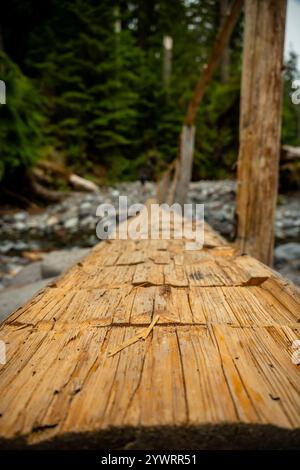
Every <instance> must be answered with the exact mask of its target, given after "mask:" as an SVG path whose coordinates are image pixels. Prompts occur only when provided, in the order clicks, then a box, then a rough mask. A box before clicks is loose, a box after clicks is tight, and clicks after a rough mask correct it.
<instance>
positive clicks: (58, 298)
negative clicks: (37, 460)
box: [0, 219, 300, 449]
mask: <svg viewBox="0 0 300 470" xmlns="http://www.w3.org/2000/svg"><path fill="white" fill-rule="evenodd" d="M132 220H134V219H132ZM160 235H162V233H161V232H160ZM204 241H205V244H204V247H203V249H198V250H195V251H186V250H185V240H184V239H181V240H179V239H169V240H166V239H162V238H161V237H160V239H157V240H144V239H137V240H135V241H133V240H110V241H109V242H107V241H106V242H102V243H100V244H99V245H98V246H96V247H95V248H94V249H93V250H92V252H91V254H90V255H89V256H88V257H87V258H85V260H83V261H82V262H81V263H79V264H77V265H75V266H74V267H73V268H72V269H71V270H70V271H69V272H68V273H67V274H66V275H64V276H63V277H61V278H60V279H58V280H57V281H56V282H55V283H54V284H52V286H50V287H48V288H46V289H45V290H44V291H42V292H40V293H39V294H38V295H36V296H35V297H34V298H33V299H32V300H31V301H29V302H28V303H27V304H26V305H25V306H23V307H21V308H20V309H19V310H17V311H16V312H15V313H13V314H12V315H11V316H10V317H9V318H8V319H7V320H6V321H5V322H4V324H3V325H2V327H1V329H0V339H1V340H2V341H4V342H5V344H6V345H7V363H6V365H0V446H2V447H5V448H7V447H8V446H10V447H18V446H19V447H22V446H25V447H42V448H45V447H47V448H49V447H52V448H56V449H57V448H79V447H94V448H96V449H101V448H104V449H115V448H119V449H129V448H147V449H151V448H154V449H162V448H164V449H182V448H184V449H189V448H190V449H196V448H199V449H200V448H214V449H215V448H223V449H224V448H225V449H227V448H235V449H237V448H285V447H288V448H297V447H299V445H300V413H299V410H300V381H299V367H297V366H296V364H295V361H294V362H293V360H294V359H293V358H294V357H295V355H296V352H297V351H296V350H295V344H296V343H295V342H294V341H295V340H297V339H298V338H299V334H300V327H299V312H300V295H299V292H298V291H297V290H296V288H294V287H293V286H292V285H289V284H288V283H287V282H286V281H284V280H283V279H281V278H280V277H279V276H277V275H276V273H275V272H274V271H272V270H271V269H269V268H267V267H266V266H264V265H263V264H261V263H259V262H258V261H256V260H255V259H254V258H251V257H249V256H241V255H240V254H239V253H238V252H237V251H236V250H235V249H234V248H233V247H232V246H229V245H227V244H226V243H225V241H224V240H223V239H222V238H221V237H220V236H218V235H217V234H216V233H215V232H213V231H212V230H211V229H210V228H209V227H207V226H205V240H204ZM157 316H159V319H158V321H157V323H156V324H155V326H154V324H153V323H152V325H151V327H153V329H152V331H151V332H150V333H149V334H148V333H147V328H148V327H149V325H150V324H151V322H152V320H156V318H157ZM148 331H149V330H148ZM142 333H143V334H142ZM147 334H148V336H147V337H146V339H143V338H144V337H145V336H146V335H147ZM136 335H137V336H138V337H141V336H143V337H141V339H139V340H137V341H135V342H133V340H134V339H136ZM129 343H131V344H129ZM120 347H121V349H120ZM116 349H118V351H117V352H116ZM111 352H115V354H114V355H112V356H111V357H109V353H111Z"/></svg>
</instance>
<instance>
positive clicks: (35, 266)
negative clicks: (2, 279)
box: [8, 261, 42, 286]
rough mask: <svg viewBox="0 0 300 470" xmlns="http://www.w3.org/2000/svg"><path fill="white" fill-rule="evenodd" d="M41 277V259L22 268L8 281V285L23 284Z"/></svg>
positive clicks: (38, 279)
mask: <svg viewBox="0 0 300 470" xmlns="http://www.w3.org/2000/svg"><path fill="white" fill-rule="evenodd" d="M41 279H42V273H41V261H37V262H35V263H31V264H29V265H28V266H25V267H24V268H22V269H21V270H20V271H19V272H18V274H16V276H14V277H13V278H12V279H11V280H10V281H9V284H8V285H9V286H24V285H27V284H32V283H33V282H37V281H40V280H41Z"/></svg>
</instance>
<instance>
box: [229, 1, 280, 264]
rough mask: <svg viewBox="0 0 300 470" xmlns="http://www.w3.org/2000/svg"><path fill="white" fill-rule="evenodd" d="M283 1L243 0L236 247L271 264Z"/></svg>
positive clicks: (275, 194) (277, 155)
mask: <svg viewBox="0 0 300 470" xmlns="http://www.w3.org/2000/svg"><path fill="white" fill-rule="evenodd" d="M285 15H286V0H280V1H277V0H263V1H261V0H246V2H245V39H244V55H243V72H242V87H241V114H240V150H239V158H238V190H237V221H238V229H237V236H238V240H237V243H238V246H239V248H240V250H241V251H243V252H245V253H249V254H251V255H252V256H254V257H256V258H257V259H259V260H260V261H263V262H264V263H266V264H268V265H271V263H272V259H273V244H274V217H275V208H276V198H277V183H278V164H279V147H280V128H281V96H282V80H281V74H282V58H283V44H284V30H285Z"/></svg>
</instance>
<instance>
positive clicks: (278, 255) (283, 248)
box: [275, 243, 300, 262]
mask: <svg viewBox="0 0 300 470" xmlns="http://www.w3.org/2000/svg"><path fill="white" fill-rule="evenodd" d="M296 259H300V243H285V244H284V245H279V246H277V248H276V249H275V260H276V261H278V262H279V261H280V262H282V261H294V260H296Z"/></svg>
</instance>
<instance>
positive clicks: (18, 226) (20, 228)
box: [14, 222, 27, 232]
mask: <svg viewBox="0 0 300 470" xmlns="http://www.w3.org/2000/svg"><path fill="white" fill-rule="evenodd" d="M14 228H15V230H17V231H18V232H24V231H25V230H26V229H27V225H26V224H24V222H17V223H16V224H15V226H14Z"/></svg>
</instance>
